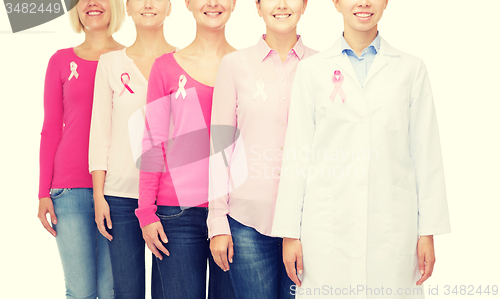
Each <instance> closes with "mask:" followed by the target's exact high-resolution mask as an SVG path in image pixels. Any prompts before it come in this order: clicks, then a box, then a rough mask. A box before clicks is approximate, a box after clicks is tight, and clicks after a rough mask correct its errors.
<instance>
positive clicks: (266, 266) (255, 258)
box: [227, 216, 295, 299]
mask: <svg viewBox="0 0 500 299" xmlns="http://www.w3.org/2000/svg"><path fill="white" fill-rule="evenodd" d="M227 218H228V220H229V227H230V228H231V235H232V237H233V248H234V257H233V263H231V264H229V275H230V276H231V281H232V283H233V285H234V290H235V293H236V297H237V298H238V299H277V298H279V299H290V298H295V296H294V295H292V293H291V286H292V285H294V283H293V281H292V280H291V279H290V278H289V277H288V275H287V274H286V269H285V265H284V264H283V244H282V243H283V239H281V238H275V237H269V236H265V235H263V234H261V233H259V232H258V231H256V230H255V229H254V228H252V227H248V226H245V225H243V224H241V223H240V222H238V221H236V220H234V219H233V218H231V217H230V216H228V217H227Z"/></svg>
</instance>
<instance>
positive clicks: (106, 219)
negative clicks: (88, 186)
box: [94, 195, 113, 241]
mask: <svg viewBox="0 0 500 299" xmlns="http://www.w3.org/2000/svg"><path fill="white" fill-rule="evenodd" d="M94 207H95V223H96V224H97V228H98V229H99V231H100V232H101V234H102V235H103V236H104V237H106V239H108V240H110V241H111V240H113V236H111V234H110V233H109V232H108V231H107V230H106V226H105V224H104V223H107V224H108V228H109V229H111V228H112V227H113V225H112V223H111V217H110V215H109V205H108V202H107V201H106V199H105V198H104V195H101V196H94Z"/></svg>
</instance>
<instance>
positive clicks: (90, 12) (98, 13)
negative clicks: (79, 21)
mask: <svg viewBox="0 0 500 299" xmlns="http://www.w3.org/2000/svg"><path fill="white" fill-rule="evenodd" d="M101 13H102V12H100V11H89V12H88V13H87V14H88V15H91V16H97V15H100V14H101Z"/></svg>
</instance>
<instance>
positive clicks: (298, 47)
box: [257, 34, 305, 60]
mask: <svg viewBox="0 0 500 299" xmlns="http://www.w3.org/2000/svg"><path fill="white" fill-rule="evenodd" d="M265 38H266V35H265V34H263V35H262V37H261V38H259V42H258V44H257V47H258V48H259V55H260V58H261V59H262V60H264V59H266V58H267V56H269V53H271V52H272V51H274V50H273V49H271V48H270V47H269V45H268V44H267V43H266V41H265ZM290 51H292V52H293V53H294V54H295V56H297V58H298V59H299V60H302V58H303V57H304V52H305V46H304V43H303V42H302V38H301V37H300V35H297V42H296V43H295V46H293V48H292V49H291V50H290Z"/></svg>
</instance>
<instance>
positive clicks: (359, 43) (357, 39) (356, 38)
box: [344, 22, 378, 56]
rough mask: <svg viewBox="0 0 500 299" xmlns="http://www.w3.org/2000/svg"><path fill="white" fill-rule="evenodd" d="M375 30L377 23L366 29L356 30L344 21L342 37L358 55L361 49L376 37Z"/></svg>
mask: <svg viewBox="0 0 500 299" xmlns="http://www.w3.org/2000/svg"><path fill="white" fill-rule="evenodd" d="M377 32H378V31H377V25H375V27H373V28H372V29H370V30H368V31H358V30H354V29H353V28H352V27H350V26H348V25H347V23H346V22H344V38H345V40H346V42H347V43H348V44H349V46H350V47H351V48H352V49H353V51H354V52H356V54H358V56H360V55H361V54H362V53H363V50H364V49H366V48H367V47H368V46H369V45H370V44H371V43H372V41H373V40H374V39H375V38H376V37H377Z"/></svg>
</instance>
